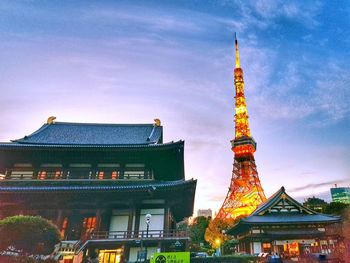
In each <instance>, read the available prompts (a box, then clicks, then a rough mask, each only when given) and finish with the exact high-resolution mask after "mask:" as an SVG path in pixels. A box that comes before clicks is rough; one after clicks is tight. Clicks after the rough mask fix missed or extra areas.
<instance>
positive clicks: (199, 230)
mask: <svg viewBox="0 0 350 263" xmlns="http://www.w3.org/2000/svg"><path fill="white" fill-rule="evenodd" d="M209 222H210V218H207V217H204V216H198V217H196V218H194V219H193V221H192V223H191V225H190V226H189V227H190V237H191V241H192V243H194V244H200V243H203V244H204V243H206V241H205V239H204V234H205V230H206V229H207V227H208V225H209Z"/></svg>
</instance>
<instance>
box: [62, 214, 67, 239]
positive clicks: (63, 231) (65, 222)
mask: <svg viewBox="0 0 350 263" xmlns="http://www.w3.org/2000/svg"><path fill="white" fill-rule="evenodd" d="M67 226H68V218H67V217H65V218H64V220H63V223H62V228H61V238H62V239H64V235H65V233H66V230H67Z"/></svg>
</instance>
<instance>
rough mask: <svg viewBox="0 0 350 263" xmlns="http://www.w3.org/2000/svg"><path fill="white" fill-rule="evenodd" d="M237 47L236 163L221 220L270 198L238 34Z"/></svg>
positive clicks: (251, 208)
mask: <svg viewBox="0 0 350 263" xmlns="http://www.w3.org/2000/svg"><path fill="white" fill-rule="evenodd" d="M235 51H236V52H235V53H236V66H235V69H234V84H235V88H236V97H235V99H236V103H235V138H234V140H232V141H231V145H232V151H233V152H234V163H233V170H232V178H231V183H230V187H229V191H228V193H227V195H226V198H225V201H224V203H223V204H222V206H221V208H220V210H219V212H218V214H217V215H216V219H221V220H225V219H231V220H232V219H233V220H235V219H238V218H240V217H244V216H247V215H249V214H250V213H252V212H253V211H254V210H255V209H256V208H257V206H258V205H259V204H260V203H262V202H263V201H265V200H266V197H265V194H264V190H263V189H262V187H261V184H260V180H259V176H258V171H257V168H256V164H255V159H254V152H255V151H256V142H255V140H254V139H253V137H252V136H251V134H250V129H249V122H248V110H247V105H246V99H245V95H244V80H243V70H242V68H241V66H240V59H239V52H238V41H237V38H235Z"/></svg>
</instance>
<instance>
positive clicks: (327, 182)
mask: <svg viewBox="0 0 350 263" xmlns="http://www.w3.org/2000/svg"><path fill="white" fill-rule="evenodd" d="M345 183H347V184H348V183H350V180H349V179H339V180H330V181H326V182H320V183H312V184H307V185H303V186H298V187H294V188H292V189H288V192H291V193H296V192H301V191H304V190H308V189H315V188H316V189H317V188H319V187H323V186H328V187H329V186H330V185H334V184H345Z"/></svg>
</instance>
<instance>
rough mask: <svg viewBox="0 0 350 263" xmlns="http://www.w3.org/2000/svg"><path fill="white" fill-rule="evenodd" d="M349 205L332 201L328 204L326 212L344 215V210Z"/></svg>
mask: <svg viewBox="0 0 350 263" xmlns="http://www.w3.org/2000/svg"><path fill="white" fill-rule="evenodd" d="M349 207H350V205H349V204H344V203H338V202H331V203H330V204H329V205H327V206H326V208H325V210H324V212H325V214H332V215H344V212H345V211H346V209H347V208H349Z"/></svg>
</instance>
